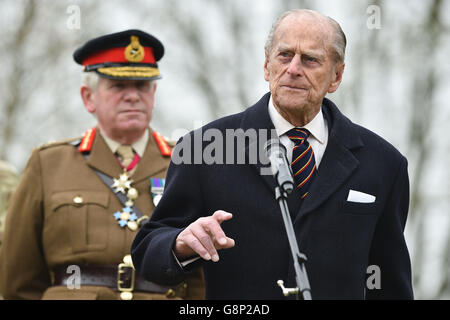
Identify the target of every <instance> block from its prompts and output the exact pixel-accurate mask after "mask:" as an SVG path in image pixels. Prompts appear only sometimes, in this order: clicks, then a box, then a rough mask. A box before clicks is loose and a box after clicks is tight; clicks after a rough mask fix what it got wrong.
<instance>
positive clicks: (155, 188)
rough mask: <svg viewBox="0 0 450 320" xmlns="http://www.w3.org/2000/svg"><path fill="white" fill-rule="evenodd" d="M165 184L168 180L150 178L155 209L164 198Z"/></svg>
mask: <svg viewBox="0 0 450 320" xmlns="http://www.w3.org/2000/svg"><path fill="white" fill-rule="evenodd" d="M165 182H166V179H160V178H150V191H151V193H152V197H153V204H154V205H155V207H156V206H157V205H158V203H159V201H160V200H161V198H162V195H163V192H164V185H165Z"/></svg>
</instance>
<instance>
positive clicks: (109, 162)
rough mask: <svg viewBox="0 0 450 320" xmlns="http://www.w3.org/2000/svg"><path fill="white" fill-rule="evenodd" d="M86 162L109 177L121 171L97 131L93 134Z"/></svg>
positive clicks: (117, 174) (116, 175)
mask: <svg viewBox="0 0 450 320" xmlns="http://www.w3.org/2000/svg"><path fill="white" fill-rule="evenodd" d="M87 164H88V165H89V166H90V167H92V168H94V169H96V170H98V171H100V172H103V173H104V174H107V175H108V176H110V177H118V176H119V175H120V174H121V173H122V168H121V167H120V165H119V162H118V161H117V159H116V157H115V156H114V154H113V153H112V151H111V149H110V148H109V147H108V145H107V144H106V142H105V140H104V139H103V137H102V136H101V135H100V134H99V133H98V132H97V134H96V136H95V140H94V144H93V145H92V149H91V153H90V154H89V158H88V160H87Z"/></svg>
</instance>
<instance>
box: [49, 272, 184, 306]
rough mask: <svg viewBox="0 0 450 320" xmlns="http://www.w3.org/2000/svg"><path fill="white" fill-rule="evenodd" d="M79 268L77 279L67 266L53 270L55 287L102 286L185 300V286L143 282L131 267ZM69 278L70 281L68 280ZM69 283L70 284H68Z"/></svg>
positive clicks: (182, 284)
mask: <svg viewBox="0 0 450 320" xmlns="http://www.w3.org/2000/svg"><path fill="white" fill-rule="evenodd" d="M77 266H78V267H79V268H80V274H79V276H80V277H79V279H74V278H73V277H74V274H73V273H71V272H69V273H68V271H67V270H69V269H68V266H65V267H58V268H55V269H54V270H53V273H54V282H53V285H55V286H68V285H73V284H79V285H80V286H83V285H84V286H104V287H109V288H111V289H114V290H116V291H129V292H132V291H141V292H148V293H160V294H165V295H166V296H167V297H168V298H174V297H180V298H185V295H186V289H187V284H186V283H184V282H183V283H181V284H179V285H177V286H175V287H168V286H161V285H159V284H156V283H153V282H150V281H147V280H145V279H144V278H143V277H141V276H140V275H138V274H137V273H136V272H135V270H134V268H133V267H130V266H123V265H77ZM69 278H70V279H69ZM133 280H134V281H133ZM68 281H69V282H71V283H68Z"/></svg>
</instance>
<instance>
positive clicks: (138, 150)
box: [99, 128, 148, 158]
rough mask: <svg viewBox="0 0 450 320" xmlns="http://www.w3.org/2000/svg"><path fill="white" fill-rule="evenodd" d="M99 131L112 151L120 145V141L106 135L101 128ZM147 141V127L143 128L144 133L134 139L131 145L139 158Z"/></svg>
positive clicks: (114, 151)
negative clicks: (136, 139)
mask: <svg viewBox="0 0 450 320" xmlns="http://www.w3.org/2000/svg"><path fill="white" fill-rule="evenodd" d="M99 131H100V134H101V136H102V137H103V139H105V142H106V144H107V145H108V147H109V148H110V149H111V151H112V153H116V151H117V149H118V148H119V147H120V143H118V142H117V141H114V140H113V139H111V138H109V137H107V136H106V134H104V133H103V132H102V131H101V130H99ZM147 142H148V128H147V129H146V130H145V133H144V135H143V136H142V137H141V138H140V139H139V140H138V141H136V142H135V143H133V144H132V145H131V147H132V148H133V149H134V151H136V153H137V154H138V155H139V157H141V158H142V156H143V155H144V151H145V148H146V147H147Z"/></svg>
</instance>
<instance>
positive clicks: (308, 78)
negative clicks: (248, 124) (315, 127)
mask: <svg viewBox="0 0 450 320" xmlns="http://www.w3.org/2000/svg"><path fill="white" fill-rule="evenodd" d="M332 41H333V29H332V26H331V25H330V24H329V23H327V22H326V21H323V20H318V18H316V17H309V16H299V15H296V14H291V15H289V16H287V17H286V18H284V19H283V21H282V22H281V23H280V25H279V26H278V28H277V30H276V31H275V34H274V39H273V45H272V50H271V52H269V53H267V52H266V61H265V63H264V76H265V79H266V81H268V82H269V85H270V91H271V93H272V98H273V101H274V104H275V107H276V108H277V109H278V111H279V112H280V113H281V114H282V115H283V113H287V114H291V115H298V116H301V115H304V114H317V112H318V111H319V108H320V106H321V103H322V100H323V98H324V97H325V95H326V94H327V92H329V93H331V92H334V91H336V89H337V88H338V86H339V84H340V82H341V79H342V73H343V70H344V65H343V63H341V64H336V63H335V61H334V60H333V52H332V50H331V49H332Z"/></svg>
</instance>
